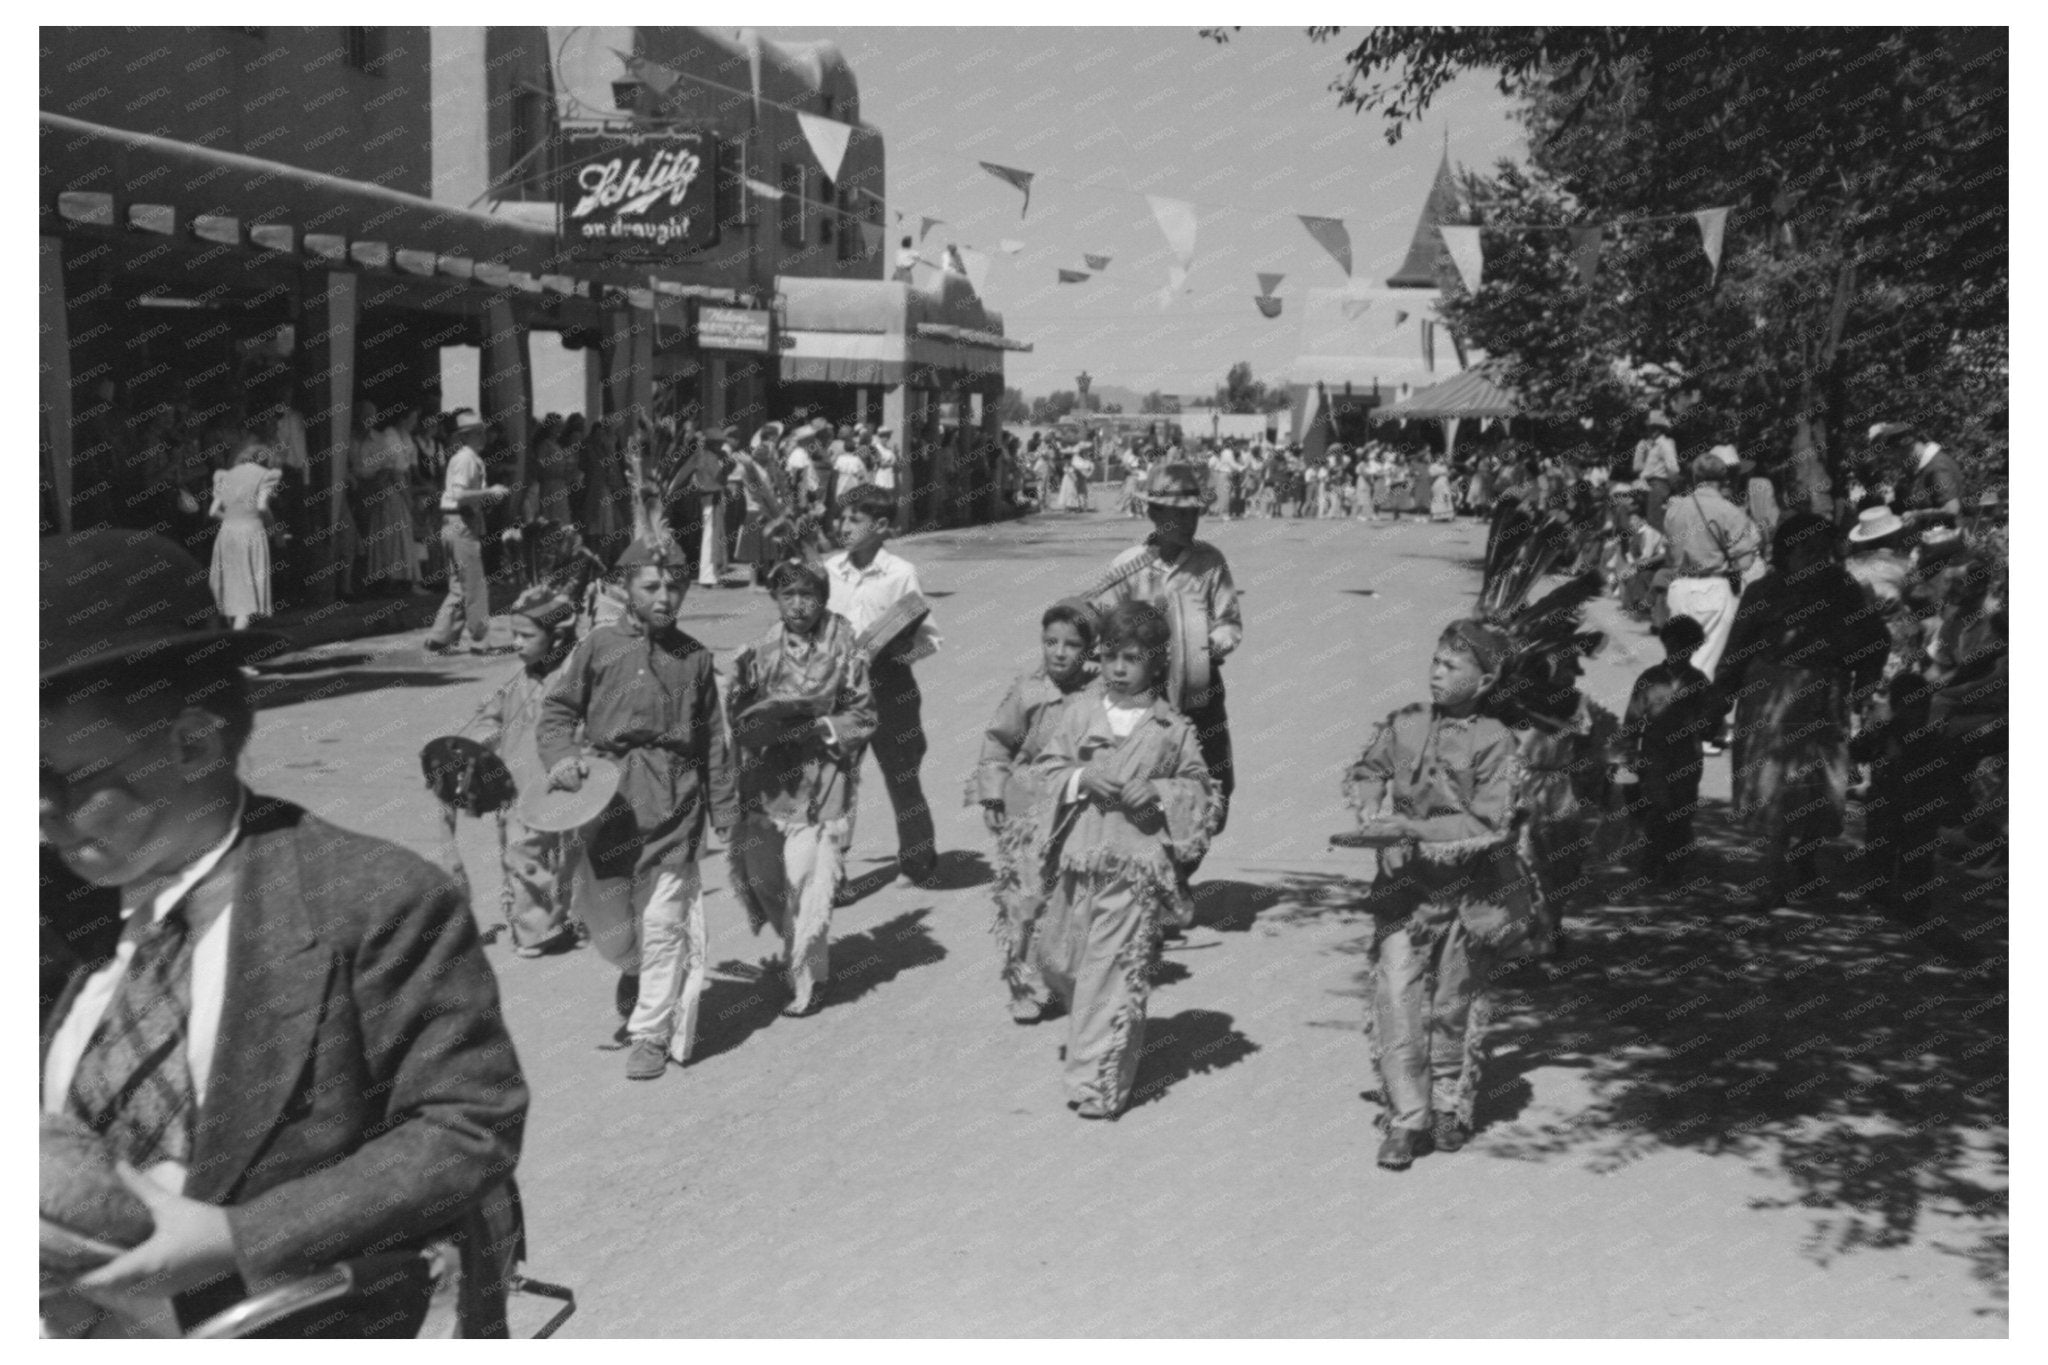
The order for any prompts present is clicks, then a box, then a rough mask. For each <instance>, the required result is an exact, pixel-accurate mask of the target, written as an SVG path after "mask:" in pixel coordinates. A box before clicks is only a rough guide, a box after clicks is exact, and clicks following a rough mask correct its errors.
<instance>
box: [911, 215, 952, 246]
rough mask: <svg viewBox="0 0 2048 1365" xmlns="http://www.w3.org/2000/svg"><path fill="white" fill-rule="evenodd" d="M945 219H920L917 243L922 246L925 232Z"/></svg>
mask: <svg viewBox="0 0 2048 1365" xmlns="http://www.w3.org/2000/svg"><path fill="white" fill-rule="evenodd" d="M945 221H946V220H945V219H943V218H926V219H923V220H921V221H920V222H919V223H918V227H917V244H918V245H919V246H923V245H924V239H925V234H926V233H928V232H930V231H931V230H932V229H933V228H935V227H937V226H938V225H939V224H941V223H943V222H945Z"/></svg>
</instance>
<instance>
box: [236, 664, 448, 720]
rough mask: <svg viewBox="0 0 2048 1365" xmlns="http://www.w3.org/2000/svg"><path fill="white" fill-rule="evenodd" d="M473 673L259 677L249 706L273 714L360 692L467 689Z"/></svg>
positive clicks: (381, 671) (383, 671) (367, 671)
mask: <svg viewBox="0 0 2048 1365" xmlns="http://www.w3.org/2000/svg"><path fill="white" fill-rule="evenodd" d="M477 678H478V675H476V674H472V673H466V672H465V673H444V672H438V671H436V670H434V669H429V668H362V669H349V670H347V671H343V672H335V673H331V674H330V673H328V672H326V671H325V670H322V671H321V672H319V673H306V674H303V675H300V674H294V675H289V676H272V675H269V674H264V675H260V676H258V677H256V678H254V679H252V680H251V681H250V683H249V703H250V705H251V706H252V707H254V708H255V709H256V710H258V711H274V710H277V709H279V708H281V707H286V706H303V705H305V704H306V703H308V702H317V701H333V700H334V699H335V698H337V697H352V696H354V695H356V694H357V693H359V692H382V691H385V690H387V689H391V688H397V689H399V690H405V689H410V688H425V687H466V686H469V685H471V684H473V683H475V682H476V681H477Z"/></svg>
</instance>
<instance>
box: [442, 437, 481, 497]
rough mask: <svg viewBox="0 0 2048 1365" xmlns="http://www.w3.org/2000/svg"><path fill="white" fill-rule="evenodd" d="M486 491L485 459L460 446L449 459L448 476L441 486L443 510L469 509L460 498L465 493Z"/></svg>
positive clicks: (466, 447)
mask: <svg viewBox="0 0 2048 1365" xmlns="http://www.w3.org/2000/svg"><path fill="white" fill-rule="evenodd" d="M483 490H484V457H483V456H481V455H479V454H477V453H476V452H475V451H474V450H471V449H470V448H469V447H468V446H466V445H465V446H458V447H457V448H456V450H455V453H454V454H453V455H450V456H449V457H448V475H447V478H446V479H445V480H443V482H442V484H441V510H442V511H443V512H462V511H467V510H468V508H467V507H466V506H465V504H464V503H463V501H462V498H461V497H460V495H461V494H463V493H481V492H482V491H483Z"/></svg>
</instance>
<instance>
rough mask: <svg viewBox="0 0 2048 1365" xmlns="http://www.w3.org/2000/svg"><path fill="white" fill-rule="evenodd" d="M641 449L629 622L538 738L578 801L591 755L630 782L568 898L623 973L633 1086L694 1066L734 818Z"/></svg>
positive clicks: (629, 552) (580, 651)
mask: <svg viewBox="0 0 2048 1365" xmlns="http://www.w3.org/2000/svg"><path fill="white" fill-rule="evenodd" d="M645 441H646V438H645V436H644V435H636V436H634V437H632V438H630V440H629V443H628V446H627V469H628V471H629V487H630V491H631V492H632V493H633V495H634V499H633V514H634V522H635V534H634V537H633V542H632V544H630V545H628V546H627V547H626V552H625V553H624V554H623V555H621V556H620V557H619V562H618V564H617V565H616V566H614V567H615V568H616V570H617V571H618V572H619V573H620V574H622V575H623V576H624V578H625V590H626V611H625V613H624V614H623V615H622V616H620V618H619V619H618V620H617V621H616V622H614V623H612V624H610V625H603V626H599V627H597V628H596V629H595V630H593V631H591V633H590V634H589V635H588V636H587V637H585V639H584V640H583V642H582V643H581V644H579V645H577V646H576V648H575V650H574V651H573V652H572V653H571V654H570V655H569V660H568V662H567V663H565V664H564V665H563V666H562V671H561V673H560V675H559V676H558V677H557V679H556V680H555V684H554V686H553V687H552V688H550V689H549V691H548V694H547V697H546V698H545V700H543V702H542V703H541V719H540V726H539V735H538V739H539V747H540V760H541V763H542V765H543V766H544V767H546V769H547V772H548V784H549V786H550V787H551V788H554V789H557V790H562V791H572V792H573V791H577V790H579V789H580V788H581V787H582V785H583V779H584V778H585V777H586V776H588V771H589V770H588V766H587V765H586V764H585V763H584V761H583V755H584V754H585V753H586V752H590V753H596V754H599V755H601V756H603V757H605V758H608V759H611V760H612V761H613V762H614V763H616V764H618V766H619V791H618V797H617V799H615V800H614V801H613V802H612V804H611V805H610V806H608V807H606V809H605V811H604V813H603V815H602V816H600V817H599V818H598V820H597V821H596V822H595V823H594V824H593V825H592V826H590V827H589V829H588V832H587V836H586V844H585V848H586V852H585V856H584V857H583V858H582V859H581V860H580V861H579V862H578V864H577V876H576V885H575V889H574V893H573V895H574V899H575V904H576V908H577V913H578V914H579V916H580V917H581V918H582V920H583V922H584V924H585V925H586V926H588V927H589V930H590V942H591V946H592V947H594V948H596V949H597V950H598V952H599V953H600V954H602V955H603V957H604V959H605V960H606V961H607V962H609V963H611V964H612V965H613V966H615V967H617V968H618V969H619V971H620V973H621V975H620V978H619V984H618V989H617V991H616V992H615V995H614V1003H615V1005H616V1006H617V1009H618V1012H619V1014H620V1015H621V1016H622V1017H624V1019H625V1032H626V1034H627V1035H628V1037H629V1038H630V1039H631V1042H632V1050H631V1052H630V1053H629V1055H628V1057H627V1062H626V1075H627V1077H628V1078H629V1079H632V1080H654V1079H656V1078H658V1077H659V1076H661V1074H662V1072H663V1071H664V1069H665V1068H666V1067H667V1064H668V1062H669V1061H670V1060H674V1061H676V1062H678V1063H687V1062H688V1061H689V1059H690V1050H691V1047H692V1045H693V1044H694V1043H695V1041H696V1031H697V1004H698V999H699V997H700V995H701V994H702V992H703V989H704V974H705V971H706V967H707V963H706V954H707V952H708V947H707V941H706V934H705V927H704V892H703V882H702V879H701V877H700V875H699V871H698V866H697V860H698V857H699V855H700V854H701V852H702V851H703V842H704V832H705V827H706V825H707V823H708V824H709V825H710V827H711V828H712V829H713V830H714V831H716V832H717V833H718V834H719V836H720V837H721V838H722V837H724V835H725V833H726V832H727V831H729V830H731V828H732V826H733V821H734V819H735V818H736V817H737V816H738V813H739V808H738V801H737V798H736V797H735V795H734V791H733V774H732V763H731V761H730V757H729V755H728V753H727V749H726V738H725V736H726V730H725V724H724V720H723V717H722V716H721V714H720V711H719V704H718V688H717V683H716V680H715V677H714V674H713V670H712V662H711V651H710V650H708V649H706V648H705V647H704V646H703V645H702V644H700V643H698V642H697V641H696V640H694V639H692V638H691V637H690V636H688V635H686V634H684V633H683V632H682V631H680V630H678V629H677V628H676V612H677V611H678V610H679V609H680V608H681V606H682V602H683V594H684V593H685V592H687V591H688V588H689V581H690V580H689V576H690V570H691V568H692V567H694V566H693V565H692V564H691V562H690V556H688V555H687V554H685V553H684V552H683V550H682V548H681V547H680V546H678V545H677V544H676V543H675V540H674V538H673V537H672V536H671V535H670V534H669V529H668V525H667V521H666V518H665V517H664V516H663V515H662V505H661V494H662V490H661V488H660V487H659V485H658V484H657V483H656V482H654V481H653V480H652V479H651V478H650V477H649V475H648V473H647V471H646V470H644V468H643V467H642V466H643V461H642V459H641V448H642V446H643V445H644V444H645ZM579 729H580V731H581V734H580V736H579ZM707 816H708V821H707Z"/></svg>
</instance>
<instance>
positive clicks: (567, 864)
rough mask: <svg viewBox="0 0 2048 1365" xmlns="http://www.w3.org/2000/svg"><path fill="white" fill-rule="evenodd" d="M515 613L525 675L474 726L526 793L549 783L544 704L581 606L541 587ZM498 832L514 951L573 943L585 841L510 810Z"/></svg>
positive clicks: (511, 681) (536, 952) (524, 596)
mask: <svg viewBox="0 0 2048 1365" xmlns="http://www.w3.org/2000/svg"><path fill="white" fill-rule="evenodd" d="M510 615H511V617H512V641H513V645H514V646H515V647H516V648H517V649H518V651H519V664H520V667H519V671H518V672H517V673H515V674H513V675H512V676H511V677H510V678H508V679H506V680H505V682H504V683H503V685H501V686H500V687H499V688H498V690H497V691H495V692H493V693H492V694H491V695H490V696H489V697H488V698H487V699H486V700H485V702H484V704H483V707H482V709H481V710H479V711H478V712H477V716H476V722H473V723H481V724H482V725H483V727H484V731H483V734H482V735H481V736H479V742H480V743H482V744H483V746H484V747H485V748H487V749H490V750H491V751H493V752H494V753H496V754H497V755H498V757H499V758H501V759H502V760H504V763H505V767H506V768H507V769H508V770H509V771H510V772H511V774H512V779H513V782H514V783H515V784H516V785H517V787H518V789H519V790H520V791H521V792H526V791H530V790H532V789H533V788H535V787H544V786H545V785H546V783H547V780H548V779H547V769H546V768H544V767H542V766H541V761H540V743H539V739H538V735H539V730H540V712H541V703H542V701H543V700H545V699H546V697H547V694H548V690H549V689H550V688H551V687H552V686H553V685H554V682H555V679H556V678H557V677H558V676H559V675H560V673H561V670H562V665H563V663H564V661H565V660H566V659H567V658H568V657H569V651H570V650H572V649H574V648H575V647H576V607H575V604H574V603H573V602H572V601H571V600H570V599H569V598H568V597H566V596H564V595H563V594H562V593H561V592H560V591H559V590H558V589H557V588H556V587H555V585H554V584H552V583H536V584H534V585H533V586H531V587H529V588H527V589H526V591H525V592H523V593H521V594H520V595H519V597H518V600H516V601H514V602H513V603H512V608H511V612H510ZM498 835H499V861H500V863H501V865H502V868H503V872H504V883H503V885H504V902H505V922H506V923H507V924H508V925H510V926H511V929H512V949H513V951H514V952H515V953H517V954H518V955H519V956H520V957H539V956H541V955H542V954H544V953H551V952H557V951H560V950H562V949H565V948H568V947H570V946H572V945H573V944H574V943H575V941H576V938H575V933H574V931H573V930H572V929H571V928H570V926H569V889H570V888H569V878H570V873H571V872H572V871H573V870H574V867H575V861H576V858H577V857H578V856H579V855H580V851H581V842H580V840H579V839H578V838H577V836H576V835H575V834H573V833H570V834H556V833H551V832H549V831H547V830H537V829H529V828H528V827H527V826H526V825H525V824H523V823H522V822H521V821H520V820H519V818H518V817H517V816H515V815H512V814H510V813H508V812H506V811H504V810H500V811H499V812H498Z"/></svg>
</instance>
